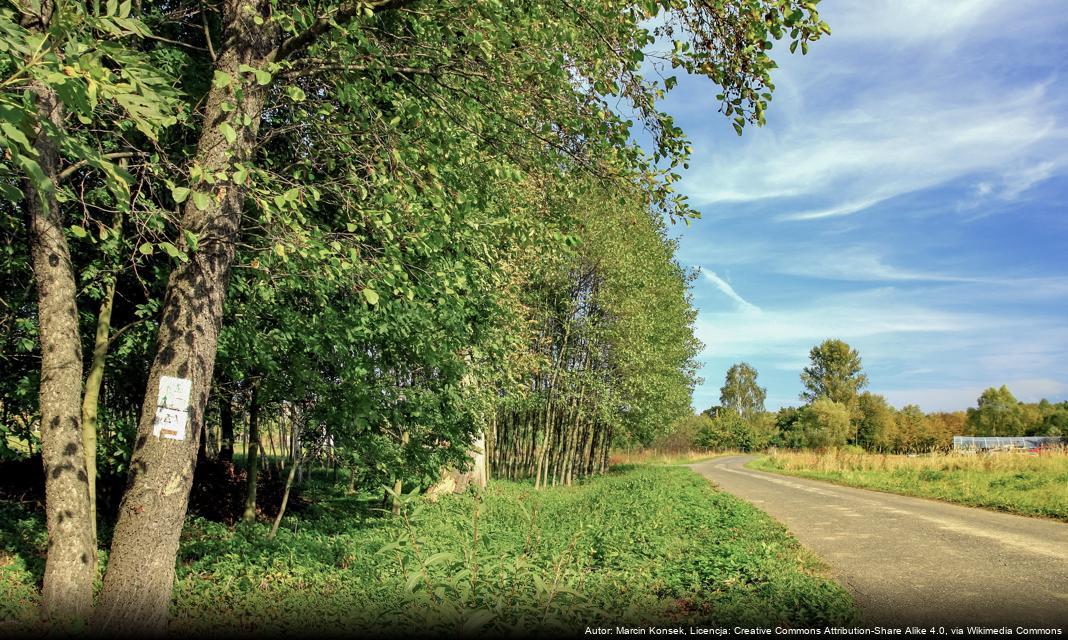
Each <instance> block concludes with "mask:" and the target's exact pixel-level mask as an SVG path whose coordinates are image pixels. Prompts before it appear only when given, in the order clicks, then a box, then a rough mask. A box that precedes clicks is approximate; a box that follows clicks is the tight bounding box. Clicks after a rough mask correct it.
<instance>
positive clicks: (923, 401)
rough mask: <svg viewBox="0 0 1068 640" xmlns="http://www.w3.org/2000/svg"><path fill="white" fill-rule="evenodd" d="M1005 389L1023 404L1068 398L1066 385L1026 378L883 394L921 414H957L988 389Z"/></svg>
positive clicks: (992, 380)
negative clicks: (946, 412)
mask: <svg viewBox="0 0 1068 640" xmlns="http://www.w3.org/2000/svg"><path fill="white" fill-rule="evenodd" d="M1003 384H1004V385H1005V386H1007V387H1008V388H1009V390H1010V391H1012V394H1013V395H1014V396H1016V399H1017V400H1020V401H1022V402H1038V401H1039V400H1041V399H1043V398H1045V399H1047V400H1050V401H1053V402H1055V401H1058V400H1062V399H1063V398H1064V397H1065V396H1066V395H1068V384H1065V383H1064V382H1060V381H1057V380H1053V379H1050V378H1025V379H1018V380H1010V381H1008V382H1006V381H1003V380H995V379H991V380H990V384H987V385H986V386H981V385H971V386H963V387H944V388H935V389H931V388H921V389H890V390H887V391H885V392H884V393H883V395H885V396H886V399H887V400H888V401H889V402H890V404H892V405H894V406H896V407H902V406H905V405H906V404H915V405H919V407H920V408H921V409H923V410H924V411H928V412H931V411H960V410H963V409H967V408H968V407H974V406H975V404H976V400H977V399H978V398H979V395H980V394H981V393H982V392H983V391H984V390H985V389H988V388H990V387H1000V386H1001V385H1003Z"/></svg>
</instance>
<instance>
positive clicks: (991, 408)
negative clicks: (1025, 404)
mask: <svg viewBox="0 0 1068 640" xmlns="http://www.w3.org/2000/svg"><path fill="white" fill-rule="evenodd" d="M976 404H977V405H978V406H977V407H974V408H969V409H968V417H967V426H968V430H969V431H970V432H971V433H972V435H976V436H1022V435H1023V434H1024V429H1025V425H1024V420H1023V413H1022V411H1021V409H1020V403H1019V402H1017V400H1016V397H1015V396H1013V395H1012V392H1011V391H1009V389H1008V387H1006V386H1005V385H1001V387H999V388H996V389H995V388H994V387H990V388H989V389H986V390H985V391H983V393H982V394H981V395H980V396H979V399H978V401H977V402H976Z"/></svg>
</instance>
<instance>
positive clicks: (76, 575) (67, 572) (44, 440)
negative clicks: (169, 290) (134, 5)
mask: <svg viewBox="0 0 1068 640" xmlns="http://www.w3.org/2000/svg"><path fill="white" fill-rule="evenodd" d="M30 91H31V92H32V93H33V95H34V97H35V99H36V101H37V109H38V114H39V116H40V118H41V120H42V121H44V120H47V121H48V122H50V123H51V124H52V125H53V126H55V127H57V128H60V127H62V126H63V110H62V106H61V104H60V102H59V99H58V97H57V96H56V94H55V92H54V91H53V90H52V89H51V88H49V87H47V86H45V85H43V84H40V83H38V82H34V83H32V84H31V86H30ZM34 148H35V149H36V151H37V162H38V164H39V165H40V166H41V170H42V171H43V172H44V174H45V176H46V177H47V178H48V179H49V180H50V181H52V183H53V184H55V177H56V169H57V164H58V151H57V149H56V145H55V141H53V140H52V139H50V138H49V137H48V135H47V134H45V133H44V132H43V131H40V130H39V131H38V132H37V135H36V136H35V140H34ZM38 187H39V185H36V184H34V183H33V181H32V180H27V181H26V182H25V196H26V200H25V202H26V209H27V214H28V218H29V223H30V256H31V259H32V263H33V274H34V279H35V282H36V285H37V309H38V314H37V315H38V322H39V336H40V341H41V383H40V405H39V406H40V413H41V457H42V459H43V461H44V475H45V519H46V521H47V527H48V558H47V560H46V561H45V570H44V587H43V589H42V590H41V602H42V605H43V608H44V615H45V617H46V618H47V619H49V620H54V621H56V622H60V623H63V622H64V621H71V620H76V619H81V618H85V617H86V616H88V615H89V612H90V609H91V608H92V604H93V578H94V577H95V575H96V541H95V539H94V537H93V515H92V512H91V511H90V509H89V474H88V471H87V470H86V467H85V462H86V456H85V446H84V442H83V440H82V428H81V390H82V343H81V337H80V335H79V331H78V309H77V305H76V296H77V287H76V285H75V282H74V267H73V265H72V264H71V257H70V248H69V247H68V246H67V239H66V237H65V236H64V230H63V228H64V223H63V219H62V217H61V214H60V211H59V207H58V205H57V203H56V199H55V195H54V193H55V192H54V191H41V190H39V189H38Z"/></svg>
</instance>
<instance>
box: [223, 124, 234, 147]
mask: <svg viewBox="0 0 1068 640" xmlns="http://www.w3.org/2000/svg"><path fill="white" fill-rule="evenodd" d="M219 131H220V132H222V134H223V137H224V138H226V141H227V142H229V143H231V144H233V142H234V140H237V132H236V131H234V128H233V127H232V126H230V123H229V122H223V123H222V124H220V125H219Z"/></svg>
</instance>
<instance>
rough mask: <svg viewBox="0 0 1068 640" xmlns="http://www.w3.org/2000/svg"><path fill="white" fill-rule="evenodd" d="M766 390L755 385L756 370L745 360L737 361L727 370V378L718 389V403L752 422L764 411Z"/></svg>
mask: <svg viewBox="0 0 1068 640" xmlns="http://www.w3.org/2000/svg"><path fill="white" fill-rule="evenodd" d="M767 397H768V393H767V390H766V389H764V388H762V387H760V386H759V385H757V371H756V369H754V368H753V367H752V365H750V364H749V363H747V362H739V363H738V364H735V365H733V366H732V367H731V368H730V369H728V370H727V378H726V380H725V381H724V383H723V387H722V388H720V390H719V403H720V404H721V405H722V406H724V407H727V408H729V409H734V411H736V412H737V413H738V415H739V416H741V417H742V419H743V420H745V421H746V422H749V423H750V424H753V423H755V422H756V420H757V418H758V417H759V416H760V415H761V414H762V413H764V400H765V399H767Z"/></svg>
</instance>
